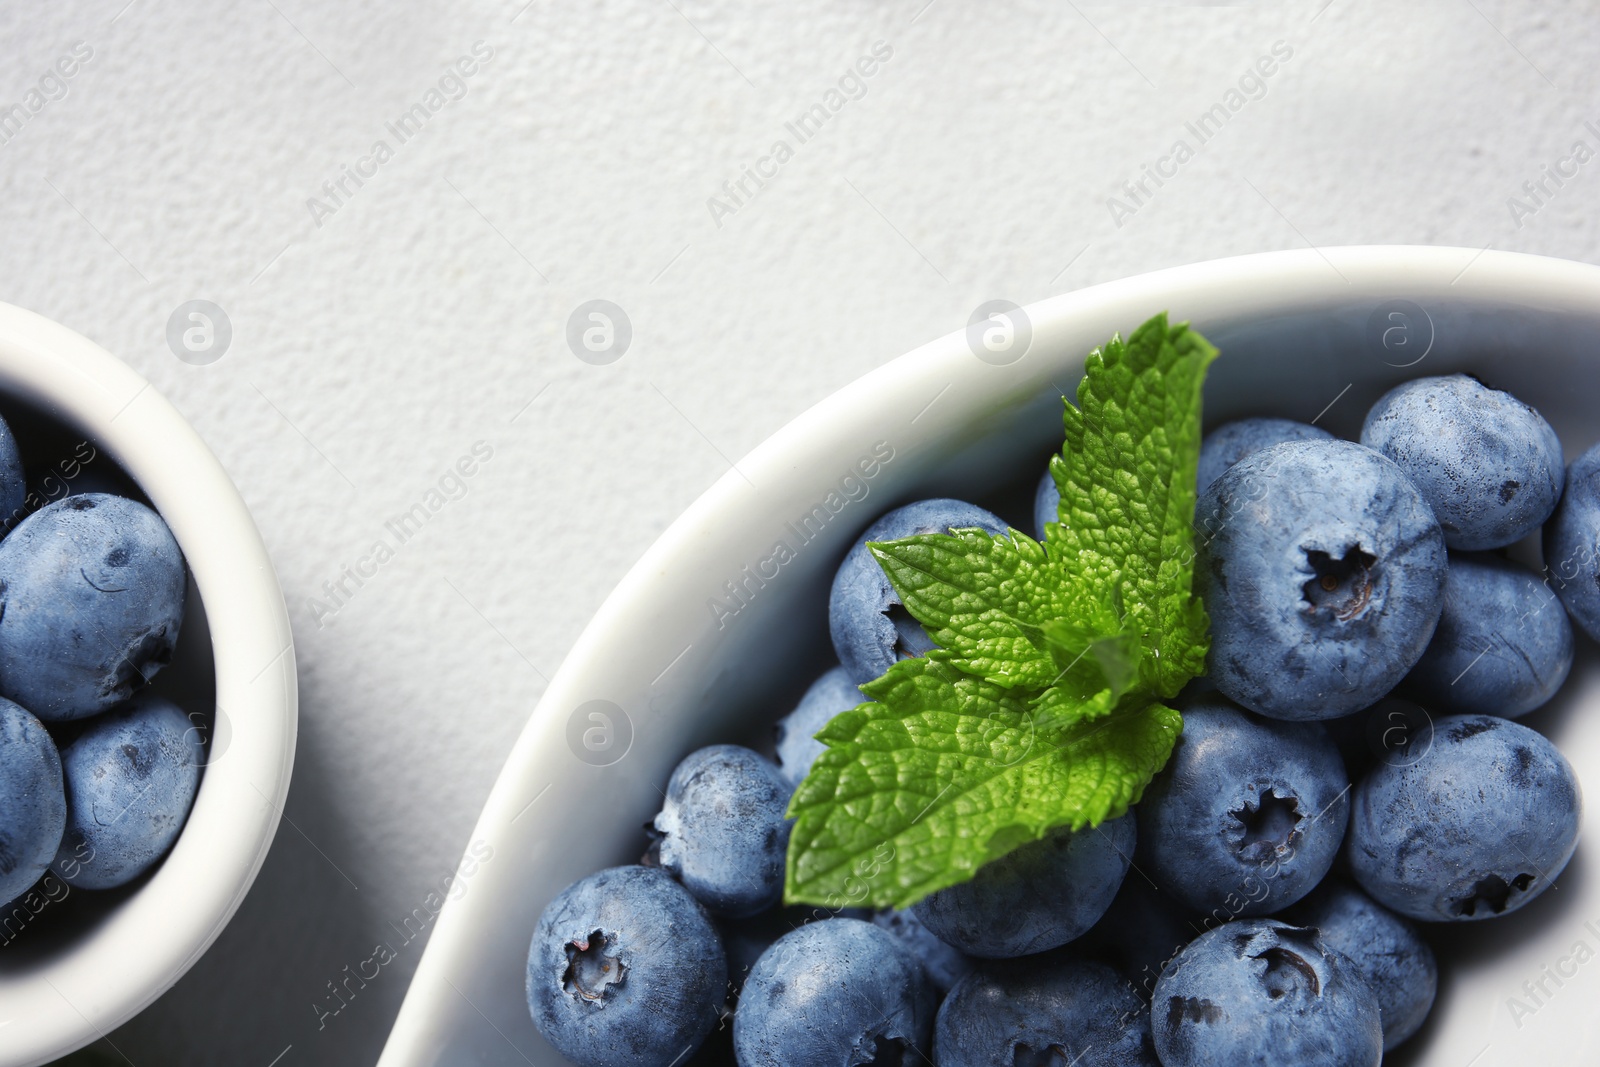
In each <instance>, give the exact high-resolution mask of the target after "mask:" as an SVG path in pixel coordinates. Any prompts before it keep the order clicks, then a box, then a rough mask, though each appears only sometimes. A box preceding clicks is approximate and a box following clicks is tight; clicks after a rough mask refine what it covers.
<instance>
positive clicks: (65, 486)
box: [0, 397, 224, 975]
mask: <svg viewBox="0 0 1600 1067" xmlns="http://www.w3.org/2000/svg"><path fill="white" fill-rule="evenodd" d="M0 417H3V418H4V419H5V421H6V425H7V426H9V427H10V428H11V432H12V433H13V434H14V435H15V436H16V439H17V441H18V444H19V447H20V448H21V450H22V451H23V466H24V473H25V476H26V478H27V483H28V489H29V492H30V493H33V494H36V496H37V499H38V501H39V502H40V503H39V505H38V506H40V507H42V506H44V505H45V504H48V503H51V502H53V501H55V500H60V499H63V498H64V497H66V496H69V495H77V494H82V493H113V494H115V495H117V496H122V497H127V498H129V499H131V500H137V501H139V502H140V503H142V504H145V505H147V506H148V505H150V499H149V497H147V496H145V493H144V490H142V489H140V488H139V484H138V483H137V482H135V481H134V480H133V479H132V478H131V477H129V476H128V473H127V472H126V471H124V470H123V469H122V468H121V467H120V466H118V465H117V464H116V463H115V462H113V461H112V460H111V459H110V458H109V457H107V456H106V454H105V453H104V452H102V451H101V450H100V449H99V448H97V447H96V446H95V443H94V441H92V440H91V439H89V438H88V437H87V436H85V435H81V434H75V433H73V432H72V431H71V430H70V429H69V428H68V427H67V426H65V425H64V424H63V423H61V422H60V421H59V420H58V419H56V418H55V417H53V416H52V415H50V414H49V413H48V412H47V411H45V410H43V409H41V408H40V407H38V406H37V405H35V404H31V403H27V402H24V401H21V400H18V399H15V398H12V397H0ZM146 691H147V692H150V693H154V694H157V695H159V696H163V697H165V698H167V699H168V700H170V701H172V702H173V703H174V704H176V705H177V706H178V707H179V708H181V709H182V710H183V711H184V712H185V713H187V714H189V715H190V716H191V721H193V722H194V723H195V728H196V729H197V730H200V731H202V736H204V738H205V740H206V743H207V748H208V753H207V757H206V761H207V762H208V763H209V761H210V758H211V753H212V752H216V753H217V754H219V755H220V754H221V753H222V751H224V749H223V746H222V745H215V746H213V745H212V744H211V741H212V739H213V736H214V731H213V729H212V725H213V723H214V722H215V717H216V716H215V708H216V699H217V698H216V691H217V679H216V672H215V670H214V669H213V667H212V662H211V634H210V629H209V627H208V626H207V624H206V610H205V605H204V604H203V603H202V602H201V597H200V591H199V588H198V586H196V585H195V581H194V577H193V576H192V575H187V576H186V583H185V589H184V603H183V623H182V627H181V629H180V630H179V631H178V641H177V645H176V647H175V648H174V649H173V652H172V662H171V663H169V664H168V665H167V666H166V667H165V668H163V669H162V671H161V673H159V674H157V675H156V676H155V679H154V680H153V681H152V682H151V683H150V684H149V685H148V686H147V687H146ZM93 721H94V719H93V718H89V719H82V720H79V721H77V722H72V723H62V724H59V725H55V726H52V727H51V733H52V735H53V736H54V737H55V739H56V744H57V746H58V747H60V748H65V747H66V746H67V745H68V744H70V743H71V741H72V738H73V737H75V736H76V735H77V734H78V733H79V732H80V731H81V730H82V728H83V727H85V726H87V725H88V724H89V723H91V722H93ZM202 780H204V772H203V771H202ZM160 866H161V863H160V862H159V861H158V862H157V864H156V866H155V867H154V868H152V869H151V870H150V871H149V872H146V873H145V874H143V875H141V876H140V877H138V878H135V879H134V880H133V881H132V882H130V883H128V884H127V885H125V886H119V887H117V888H116V889H107V890H100V891H97V892H92V893H91V892H71V891H68V890H67V889H66V888H65V883H61V884H56V883H52V884H51V885H50V886H49V887H47V891H44V890H41V892H40V895H41V896H43V897H44V899H47V900H50V904H49V905H48V906H47V907H43V908H41V909H40V910H39V911H38V912H37V913H34V912H33V911H32V910H31V909H30V908H28V907H27V906H25V904H22V903H19V902H13V904H12V906H11V907H10V908H5V909H0V974H7V975H20V974H25V973H27V972H28V971H29V970H31V969H34V968H38V967H41V966H47V965H48V963H49V961H50V960H51V959H53V958H55V957H57V956H59V955H60V954H61V953H63V952H67V951H71V950H72V949H73V948H74V947H76V946H81V945H84V944H86V943H88V942H89V941H91V940H92V939H93V938H94V935H95V931H96V930H97V929H98V928H99V927H100V926H101V924H102V923H104V922H105V921H106V920H107V918H108V917H109V916H111V915H113V914H114V913H115V912H116V910H117V909H118V907H120V905H121V904H122V902H123V901H124V900H126V899H127V898H128V897H130V896H132V895H133V894H135V893H137V892H138V891H139V889H140V887H142V886H143V885H144V884H145V883H146V882H148V881H149V880H150V878H151V877H153V875H154V873H155V871H156V870H157V869H159V868H160ZM52 897H53V898H55V899H51V898H52Z"/></svg>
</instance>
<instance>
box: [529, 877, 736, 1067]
mask: <svg viewBox="0 0 1600 1067" xmlns="http://www.w3.org/2000/svg"><path fill="white" fill-rule="evenodd" d="M727 981H728V969H727V962H726V960H725V959H724V957H723V954H722V943H721V942H720V941H719V940H718V938H717V933H716V930H714V929H713V928H712V925H711V919H710V916H708V915H707V914H706V911H705V909H704V908H702V907H701V906H700V904H699V903H698V902H697V901H696V900H695V899H694V898H693V897H691V896H690V895H689V892H688V890H686V889H684V888H683V886H681V885H679V884H678V883H677V882H676V881H674V880H673V878H672V876H671V875H669V874H667V872H665V871H663V870H661V869H659V868H655V867H611V868H608V869H606V870H603V871H599V872H597V873H595V874H591V875H590V876H589V877H587V878H584V879H582V880H580V881H578V882H574V883H573V884H572V885H570V886H568V887H567V888H566V889H564V890H562V891H561V893H560V895H558V896H557V897H556V898H555V899H554V900H552V901H551V902H550V904H549V905H548V906H547V907H546V908H545V909H544V913H543V914H542V915H540V916H539V925H538V927H537V928H536V929H535V931H534V935H533V943H532V945H530V946H529V948H528V984H527V991H528V1012H529V1014H531V1015H532V1016H533V1022H534V1025H535V1026H537V1027H538V1028H539V1032H540V1033H541V1034H543V1035H544V1038H545V1040H546V1041H548V1042H550V1044H552V1045H554V1046H555V1048H556V1051H558V1052H560V1053H561V1055H563V1056H565V1057H566V1058H567V1059H569V1060H571V1061H572V1062H573V1063H575V1064H578V1065H579V1067H670V1065H672V1064H681V1063H683V1062H685V1060H686V1059H687V1058H688V1056H689V1055H690V1054H692V1052H693V1050H694V1049H696V1048H698V1047H699V1045H700V1043H701V1042H702V1041H704V1040H705V1037H706V1035H707V1034H709V1033H710V1032H711V1031H712V1030H713V1029H714V1028H715V1027H716V1025H717V1020H718V1019H719V1018H721V1012H722V1006H723V999H724V995H725V989H726V985H727Z"/></svg>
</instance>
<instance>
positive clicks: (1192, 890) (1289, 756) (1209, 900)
mask: <svg viewBox="0 0 1600 1067" xmlns="http://www.w3.org/2000/svg"><path fill="white" fill-rule="evenodd" d="M1348 789H1349V781H1348V780H1347V779H1346V778H1345V773H1344V763H1343V762H1342V761H1341V760H1340V758H1339V750H1338V749H1337V748H1336V747H1335V746H1334V743H1333V741H1332V740H1330V739H1329V737H1328V735H1327V732H1326V731H1325V730H1323V728H1322V726H1321V724H1319V723H1290V722H1280V721H1278V720H1274V719H1263V718H1260V717H1258V716H1255V715H1251V714H1250V713H1248V712H1246V711H1242V710H1240V709H1238V708H1236V707H1234V706H1232V705H1231V704H1229V703H1228V702H1227V701H1225V700H1222V699H1219V698H1218V697H1216V696H1214V695H1213V696H1203V697H1200V698H1198V699H1197V700H1196V701H1195V702H1194V703H1191V704H1189V705H1188V706H1187V707H1186V708H1185V709H1184V712H1183V733H1182V734H1181V735H1180V736H1179V737H1178V743H1177V745H1176V746H1175V747H1174V748H1173V752H1172V758H1171V759H1170V760H1169V761H1168V763H1167V766H1166V768H1165V769H1164V770H1163V771H1162V772H1161V774H1159V775H1157V776H1156V778H1155V780H1154V781H1152V782H1151V783H1150V786H1149V787H1148V788H1147V789H1146V790H1145V794H1144V799H1143V800H1142V801H1141V802H1140V803H1139V805H1138V807H1137V811H1138V813H1139V846H1140V854H1141V856H1142V857H1144V858H1143V860H1142V861H1141V864H1142V866H1141V869H1142V870H1144V871H1146V872H1148V874H1149V875H1150V877H1151V878H1153V879H1155V882H1156V884H1157V885H1159V886H1160V887H1161V888H1162V889H1163V890H1164V891H1165V892H1167V893H1169V894H1171V895H1172V896H1173V897H1175V898H1176V899H1178V900H1179V901H1182V902H1183V903H1184V904H1186V905H1188V906H1189V907H1190V908H1193V909H1194V910H1195V911H1199V912H1204V913H1206V914H1208V915H1210V916H1212V917H1214V918H1216V919H1219V920H1223V921H1226V920H1228V919H1231V918H1234V917H1237V916H1248V915H1270V914H1272V913H1273V912H1275V911H1278V910H1279V909H1281V908H1284V907H1287V906H1288V905H1290V904H1292V903H1293V902H1294V901H1296V900H1299V899H1300V898H1301V897H1303V896H1305V895H1306V894H1307V893H1309V892H1311V890H1312V889H1313V888H1314V887H1315V886H1316V884H1317V883H1318V882H1319V881H1321V880H1322V876H1323V875H1325V874H1327V873H1328V868H1329V867H1331V866H1332V865H1333V861H1334V859H1335V858H1336V857H1337V856H1338V854H1339V844H1340V842H1341V841H1342V840H1343V839H1344V831H1345V822H1346V820H1347V819H1348V818H1349V813H1350V801H1349V797H1348V794H1347V791H1348Z"/></svg>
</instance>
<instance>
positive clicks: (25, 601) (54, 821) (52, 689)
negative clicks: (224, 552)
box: [0, 420, 205, 944]
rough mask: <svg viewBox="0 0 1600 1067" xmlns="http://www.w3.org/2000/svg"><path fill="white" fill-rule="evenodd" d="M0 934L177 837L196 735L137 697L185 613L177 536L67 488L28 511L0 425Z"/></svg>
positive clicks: (121, 503)
mask: <svg viewBox="0 0 1600 1067" xmlns="http://www.w3.org/2000/svg"><path fill="white" fill-rule="evenodd" d="M0 534H3V539H0V943H3V944H9V943H10V942H11V941H12V940H13V939H14V938H16V937H17V936H19V935H20V934H21V933H22V932H23V930H24V928H25V927H27V926H29V925H30V923H31V921H32V920H33V919H34V918H35V917H36V916H38V915H39V913H40V912H41V911H42V910H43V909H44V908H45V907H46V906H48V905H49V904H50V903H51V902H54V901H59V900H61V899H63V898H64V897H65V896H66V895H67V894H68V893H70V892H71V889H73V888H78V889H110V888H113V887H115V886H121V885H125V884H127V883H128V882H130V881H132V880H133V879H135V878H137V877H138V876H139V875H141V874H143V873H144V872H145V871H147V870H148V869H150V868H151V867H152V866H153V865H154V864H155V863H156V861H157V860H158V859H160V858H161V856H162V855H163V854H164V853H165V852H166V851H167V849H168V848H169V847H170V846H171V845H172V842H173V841H174V840H176V839H177V836H178V832H179V831H180V830H181V829H182V828H183V823H184V820H185V819H187V818H188V814H189V807H190V805H191V803H192V802H193V800H194V795H195V791H196V790H197V789H198V787H199V784H200V768H201V765H202V763H203V762H204V760H203V749H204V738H205V730H204V729H203V727H202V726H201V725H197V723H196V722H194V721H191V719H190V718H189V717H188V716H186V715H185V714H184V713H183V712H182V711H181V710H179V709H178V707H177V706H176V705H174V704H173V703H171V702H170V701H168V700H165V699H162V698H160V697H157V696H154V695H151V694H149V693H144V692H140V690H142V689H143V687H144V685H145V683H146V682H148V681H149V680H150V679H151V678H152V677H154V676H155V674H156V672H157V671H159V670H161V668H162V667H163V666H165V665H166V664H167V663H168V661H169V660H170V659H171V658H172V650H173V647H174V645H175V643H176V641H177V637H178V627H179V624H180V623H181V621H182V619H183V604H184V587H185V574H184V563H183V556H182V555H181V554H180V553H179V551H178V543H177V541H175V540H174V539H173V537H172V533H171V531H170V530H168V529H167V526H166V524H165V523H164V522H162V521H161V518H160V516H158V515H157V514H156V513H155V512H154V511H152V510H151V509H150V508H148V507H146V506H145V505H144V504H141V503H139V502H137V501H134V500H129V499H127V498H125V497H121V496H114V495H111V494H108V493H75V494H72V495H69V496H65V497H62V498H60V499H58V500H56V501H55V502H53V503H51V504H48V505H46V506H44V507H42V508H39V509H38V510H36V511H32V512H31V513H30V511H29V494H28V492H27V488H26V480H25V478H24V473H23V464H22V459H21V455H20V453H19V451H18V448H17V441H16V438H15V436H14V435H13V434H12V432H11V429H10V427H9V426H8V425H7V424H6V423H5V422H4V421H3V420H0Z"/></svg>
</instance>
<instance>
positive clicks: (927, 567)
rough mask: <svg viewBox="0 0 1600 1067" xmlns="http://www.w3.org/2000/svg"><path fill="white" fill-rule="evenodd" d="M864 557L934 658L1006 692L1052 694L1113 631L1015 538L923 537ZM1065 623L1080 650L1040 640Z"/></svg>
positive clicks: (1102, 610)
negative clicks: (922, 633)
mask: <svg viewBox="0 0 1600 1067" xmlns="http://www.w3.org/2000/svg"><path fill="white" fill-rule="evenodd" d="M867 548H868V550H869V551H870V552H871V553H872V555H873V557H874V558H875V559H876V560H877V561H878V563H879V565H881V566H882V567H883V571H884V573H885V574H886V575H887V576H888V578H889V583H890V584H891V585H893V586H894V589H895V592H896V593H897V594H899V596H900V602H901V603H902V604H904V605H905V606H906V610H908V611H909V612H911V614H912V615H913V616H914V617H915V618H916V619H917V621H919V622H921V623H922V624H923V626H924V627H926V628H927V630H928V633H929V636H931V637H932V638H933V640H934V642H935V643H936V644H938V645H939V646H940V651H938V652H936V653H934V658H936V659H943V660H945V661H946V662H948V663H950V664H951V665H952V666H954V667H956V668H957V669H959V670H961V671H964V672H966V673H968V674H975V675H978V676H979V677H982V678H986V679H988V680H989V681H991V682H993V683H994V684H996V685H998V686H1000V687H1002V688H1005V689H1011V688H1015V687H1019V686H1021V687H1031V688H1034V689H1044V688H1048V687H1049V686H1052V685H1055V684H1057V683H1058V682H1059V681H1060V680H1061V679H1062V675H1063V671H1065V670H1067V669H1069V665H1074V664H1075V661H1076V660H1077V658H1078V657H1079V656H1080V654H1081V653H1083V652H1084V651H1085V650H1086V649H1087V648H1088V647H1089V645H1090V644H1091V643H1092V642H1093V640H1094V639H1095V638H1097V637H1099V636H1101V635H1104V634H1107V633H1115V632H1116V631H1117V629H1118V627H1119V625H1120V623H1119V620H1118V617H1117V614H1116V613H1115V612H1114V611H1112V610H1111V609H1110V608H1109V606H1108V605H1106V604H1103V603H1101V602H1100V601H1099V600H1097V599H1096V598H1095V597H1094V596H1093V595H1092V594H1093V592H1094V590H1092V589H1088V588H1087V587H1084V586H1081V585H1080V586H1072V585H1068V584H1066V583H1065V581H1064V579H1065V573H1064V571H1063V570H1062V568H1061V567H1060V566H1058V565H1057V564H1055V563H1053V562H1052V561H1051V560H1050V559H1049V558H1048V557H1047V556H1046V554H1045V549H1044V546H1043V545H1041V544H1040V543H1039V542H1037V541H1035V540H1033V539H1032V538H1031V537H1028V536H1027V535H1026V534H1023V533H1019V532H1018V531H1016V530H1011V531H1010V532H1009V534H1008V536H1006V537H991V536H990V535H989V534H988V533H986V532H984V531H983V530H981V529H968V530H957V531H954V532H953V533H950V534H923V535H919V536H915V537H907V538H904V539H902V540H899V541H888V542H882V543H873V544H869V545H868V546H867ZM1068 619H1070V620H1073V623H1074V625H1077V626H1079V627H1081V628H1083V629H1084V631H1085V636H1084V638H1083V640H1082V642H1081V643H1079V644H1077V645H1069V644H1063V643H1062V642H1060V641H1052V639H1051V638H1050V637H1049V636H1048V634H1047V629H1048V628H1050V627H1057V626H1060V625H1062V622H1063V620H1068ZM1099 663H1100V661H1099V659H1097V658H1096V659H1091V660H1090V665H1095V666H1098V665H1099ZM1098 688H1100V687H1099V686H1095V689H1098ZM1113 688H1116V687H1115V686H1114V687H1113ZM1092 691H1093V690H1091V692H1092ZM1117 691H1118V694H1119V695H1120V693H1121V689H1120V688H1118V690H1117Z"/></svg>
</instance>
